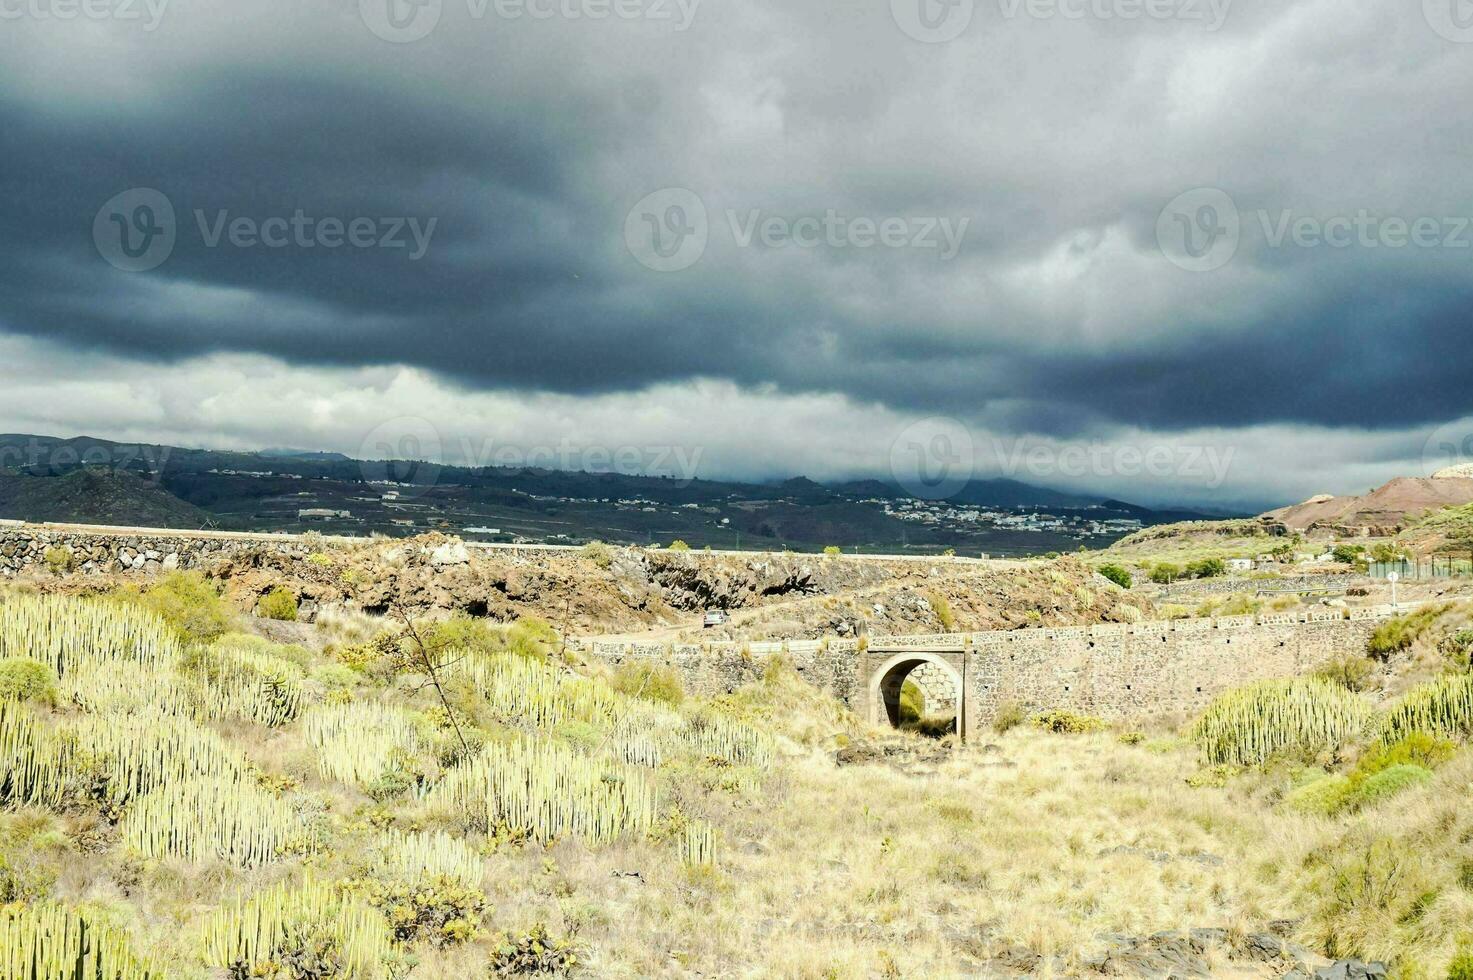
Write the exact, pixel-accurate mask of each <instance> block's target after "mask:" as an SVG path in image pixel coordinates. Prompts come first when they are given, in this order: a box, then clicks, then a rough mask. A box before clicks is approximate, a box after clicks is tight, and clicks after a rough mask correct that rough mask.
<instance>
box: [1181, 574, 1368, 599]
mask: <svg viewBox="0 0 1473 980" xmlns="http://www.w3.org/2000/svg"><path fill="white" fill-rule="evenodd" d="M1371 584H1373V583H1372V582H1371V580H1370V579H1368V578H1365V577H1364V576H1359V575H1285V576H1283V577H1282V578H1207V579H1196V580H1193V581H1190V582H1173V583H1172V584H1170V585H1164V586H1162V587H1161V588H1160V590H1159V591H1158V592H1157V593H1156V596H1155V599H1156V601H1157V602H1171V601H1173V600H1178V599H1193V598H1197V599H1200V598H1205V597H1207V596H1219V595H1234V594H1236V593H1239V592H1248V593H1256V592H1258V591H1259V590H1263V591H1264V592H1282V593H1292V592H1319V591H1324V590H1333V591H1337V592H1343V591H1345V590H1346V589H1348V588H1350V587H1351V586H1353V585H1361V586H1366V585H1371Z"/></svg>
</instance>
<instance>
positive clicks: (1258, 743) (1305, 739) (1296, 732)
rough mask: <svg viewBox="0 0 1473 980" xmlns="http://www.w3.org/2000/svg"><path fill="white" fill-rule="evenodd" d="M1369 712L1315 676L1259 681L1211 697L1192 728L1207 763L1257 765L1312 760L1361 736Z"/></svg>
mask: <svg viewBox="0 0 1473 980" xmlns="http://www.w3.org/2000/svg"><path fill="white" fill-rule="evenodd" d="M1374 717H1375V713H1374V711H1373V709H1372V708H1371V705H1370V703H1369V702H1367V701H1366V700H1365V699H1364V698H1362V697H1361V696H1360V695H1358V694H1356V693H1354V692H1352V691H1349V690H1347V689H1346V688H1344V687H1341V686H1340V685H1338V684H1335V683H1332V682H1330V681H1327V680H1322V679H1320V678H1316V677H1304V678H1295V679H1293V680H1274V681H1261V682H1259V683H1257V684H1250V685H1248V686H1247V687H1242V688H1238V689H1237V690H1233V691H1229V692H1228V693H1226V694H1223V695H1221V696H1219V697H1218V698H1216V699H1215V700H1214V701H1213V702H1212V704H1210V705H1209V706H1208V708H1207V710H1206V711H1205V712H1203V714H1202V716H1201V717H1200V718H1199V719H1198V720H1197V722H1196V724H1195V725H1194V726H1193V727H1192V732H1191V734H1192V737H1193V738H1195V739H1196V740H1197V741H1198V742H1200V743H1201V745H1202V747H1203V749H1204V751H1205V752H1206V755H1207V761H1208V762H1210V763H1212V764H1214V765H1222V764H1230V765H1248V766H1251V765H1258V764H1260V763H1262V762H1264V761H1266V760H1267V759H1268V758H1269V757H1271V756H1274V755H1278V754H1281V753H1297V754H1301V755H1309V756H1314V755H1317V754H1319V753H1322V752H1327V751H1333V750H1334V749H1336V748H1338V747H1339V746H1341V745H1344V744H1346V743H1348V742H1351V741H1354V740H1355V739H1358V738H1360V737H1362V736H1363V735H1365V734H1366V733H1367V731H1368V730H1369V729H1370V727H1371V724H1372V721H1373V719H1374Z"/></svg>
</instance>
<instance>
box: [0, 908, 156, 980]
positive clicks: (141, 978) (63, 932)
mask: <svg viewBox="0 0 1473 980" xmlns="http://www.w3.org/2000/svg"><path fill="white" fill-rule="evenodd" d="M163 976H164V971H163V970H162V969H161V968H160V967H158V966H157V965H155V964H153V963H151V962H149V960H147V959H146V958H144V957H140V956H138V955H137V954H135V953H134V952H133V950H132V948H131V946H130V944H129V942H128V938H127V936H126V935H125V934H124V933H122V932H121V931H119V930H117V929H114V928H112V927H110V926H108V925H105V924H103V923H100V922H94V921H92V920H91V918H90V917H89V916H88V915H87V914H86V913H84V912H81V911H78V910H76V909H72V908H69V907H67V906H65V905H61V904H59V903H56V902H37V903H35V904H30V905H3V906H0V977H4V978H5V980H56V978H60V977H66V978H69V980H72V978H74V980H162V978H163Z"/></svg>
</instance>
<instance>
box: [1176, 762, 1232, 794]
mask: <svg viewBox="0 0 1473 980" xmlns="http://www.w3.org/2000/svg"><path fill="white" fill-rule="evenodd" d="M1241 775H1243V767H1242V766H1234V765H1230V764H1228V763H1221V764H1219V765H1215V766H1209V767H1207V768H1206V769H1199V770H1198V771H1196V772H1194V773H1192V774H1191V775H1190V776H1188V777H1187V785H1188V786H1190V787H1192V788H1193V789H1204V788H1208V787H1211V788H1212V789H1222V788H1223V787H1224V786H1226V785H1227V784H1228V783H1230V782H1232V781H1233V780H1234V779H1237V778H1238V777H1239V776H1241Z"/></svg>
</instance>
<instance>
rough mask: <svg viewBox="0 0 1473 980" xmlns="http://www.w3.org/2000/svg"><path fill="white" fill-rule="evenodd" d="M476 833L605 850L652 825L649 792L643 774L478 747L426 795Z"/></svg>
mask: <svg viewBox="0 0 1473 980" xmlns="http://www.w3.org/2000/svg"><path fill="white" fill-rule="evenodd" d="M430 797H431V799H432V800H435V801H437V802H444V803H448V804H450V805H451V806H453V807H454V808H455V809H456V810H457V811H458V812H459V813H460V814H461V815H462V817H463V818H464V819H465V821H466V823H467V824H468V825H469V826H470V827H472V828H474V829H476V830H481V831H484V830H488V829H490V828H493V827H496V826H498V825H501V824H505V825H506V826H508V827H511V828H513V829H516V830H521V831H525V832H526V833H528V834H530V835H531V836H532V837H534V838H536V839H537V840H540V841H550V840H553V839H554V838H559V837H569V836H572V837H578V838H581V839H582V840H584V841H587V842H589V843H595V844H596V843H605V842H608V841H612V840H615V839H617V838H619V837H623V836H625V835H629V834H639V833H643V832H644V831H645V830H646V829H647V828H648V827H649V826H650V824H651V823H653V821H654V819H655V815H656V813H657V810H658V807H657V804H656V796H655V787H654V783H653V781H652V780H651V778H650V777H649V776H648V774H646V773H645V772H644V771H642V770H640V769H637V768H634V767H632V766H627V765H621V764H619V763H617V762H601V761H599V760H598V759H596V758H590V757H589V756H587V755H583V754H580V753H578V752H574V751H571V750H569V749H565V748H562V747H560V746H557V745H554V744H551V743H549V742H546V741H531V740H527V739H518V740H516V741H513V742H507V743H492V744H489V745H487V746H485V747H484V748H483V749H481V751H480V752H479V753H478V754H477V755H476V756H475V757H474V758H472V759H471V760H470V761H468V762H466V763H464V764H462V765H461V766H458V767H457V768H456V769H454V770H452V771H451V772H450V773H448V774H447V775H446V777H445V779H444V780H443V781H442V782H441V783H440V784H439V785H437V786H436V787H435V788H434V789H433V790H432V791H431V793H430Z"/></svg>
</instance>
